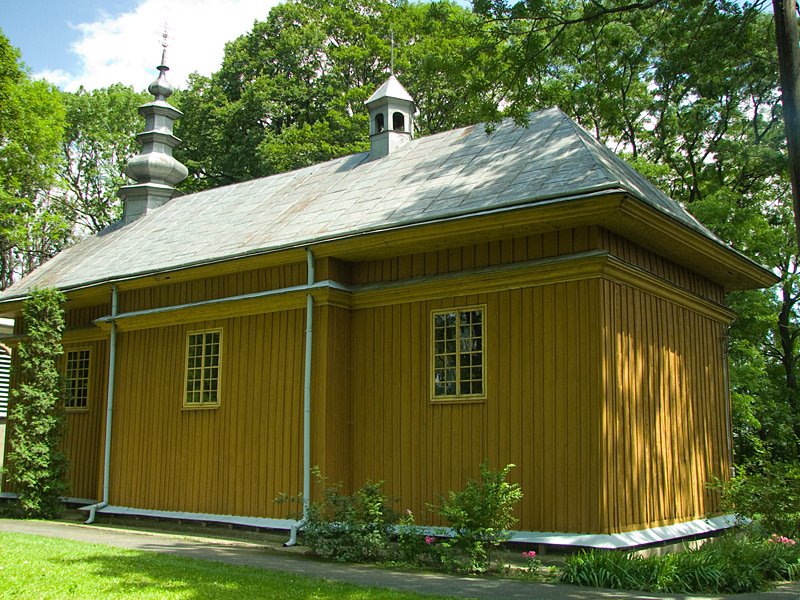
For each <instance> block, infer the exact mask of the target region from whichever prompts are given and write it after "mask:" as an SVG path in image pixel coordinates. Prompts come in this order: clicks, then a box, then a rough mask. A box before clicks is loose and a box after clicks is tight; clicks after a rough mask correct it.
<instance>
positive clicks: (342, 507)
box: [303, 471, 397, 562]
mask: <svg viewBox="0 0 800 600" xmlns="http://www.w3.org/2000/svg"><path fill="white" fill-rule="evenodd" d="M315 475H316V477H317V481H318V483H319V484H320V485H321V486H322V499H321V500H320V501H319V502H310V503H309V505H308V514H307V520H306V524H305V527H304V528H303V541H304V542H305V543H306V544H307V545H308V546H309V547H310V548H311V550H312V551H313V552H314V553H315V554H316V555H318V556H321V557H323V558H328V559H332V560H335V561H341V562H349V561H353V562H359V561H360V562H370V561H376V560H381V559H383V558H385V557H386V556H387V552H388V547H389V540H390V538H391V536H392V532H393V526H394V524H395V523H396V522H397V515H396V514H395V513H394V512H392V510H391V507H390V504H391V503H390V500H389V499H388V498H387V497H386V496H384V494H383V491H382V489H381V488H382V487H383V482H382V481H379V482H371V481H367V482H366V483H365V484H364V485H363V486H361V488H359V489H358V490H357V491H356V492H355V493H354V494H353V495H347V494H343V493H342V484H341V483H337V484H335V485H329V484H327V483H326V481H325V479H324V478H322V477H321V476H320V474H319V471H317V472H316V473H315Z"/></svg>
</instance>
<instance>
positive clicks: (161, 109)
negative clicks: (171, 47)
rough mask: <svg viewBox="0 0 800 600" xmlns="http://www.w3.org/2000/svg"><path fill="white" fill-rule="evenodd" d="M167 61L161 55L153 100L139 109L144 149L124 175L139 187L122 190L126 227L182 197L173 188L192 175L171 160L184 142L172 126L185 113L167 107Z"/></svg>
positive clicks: (169, 90)
mask: <svg viewBox="0 0 800 600" xmlns="http://www.w3.org/2000/svg"><path fill="white" fill-rule="evenodd" d="M164 58H165V57H164V55H163V54H162V56H161V64H160V65H159V66H158V67H157V68H158V70H159V75H158V79H156V80H155V81H154V82H153V83H151V84H150V87H149V88H148V91H149V92H150V93H151V94H153V97H154V100H153V101H152V102H148V103H147V104H143V105H142V106H140V107H139V114H140V115H142V116H143V117H144V120H145V127H144V131H143V132H141V133H140V134H138V135H137V136H136V139H137V140H138V142H139V143H140V144H141V145H142V151H141V152H140V153H139V154H137V155H136V156H134V157H133V158H131V159H130V161H129V162H128V166H127V168H126V169H125V174H126V175H127V176H128V177H130V178H131V179H133V180H134V181H135V182H136V183H135V184H131V185H126V186H123V187H121V188H120V190H119V196H120V198H122V205H123V212H122V222H123V223H130V222H131V221H135V220H136V219H138V218H139V217H141V216H143V215H146V214H147V212H148V211H150V210H152V209H154V208H158V207H159V206H161V205H163V204H165V203H166V202H169V201H170V200H172V199H173V198H175V197H176V196H181V195H182V194H181V192H179V191H178V190H176V189H175V188H174V187H173V186H174V185H176V184H178V183H180V182H181V181H183V180H184V179H186V176H187V175H188V174H189V172H188V170H187V169H186V167H185V166H184V165H183V164H181V163H180V162H178V161H177V160H176V159H175V158H174V157H173V156H172V149H173V148H175V147H176V146H177V145H178V144H180V142H181V141H180V140H179V139H178V138H177V137H175V135H174V134H173V133H172V126H173V124H174V123H175V121H176V120H177V119H179V118H181V117H182V116H183V113H182V112H181V111H179V110H178V109H177V108H175V107H174V106H172V105H170V104H169V103H167V98H169V97H170V96H171V95H172V91H173V89H172V86H171V85H170V84H169V83H168V82H167V77H166V72H167V71H169V67H167V66H166V65H165V64H164Z"/></svg>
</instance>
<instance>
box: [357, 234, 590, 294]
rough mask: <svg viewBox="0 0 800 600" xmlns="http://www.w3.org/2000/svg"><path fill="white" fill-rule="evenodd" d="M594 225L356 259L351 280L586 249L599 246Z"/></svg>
mask: <svg viewBox="0 0 800 600" xmlns="http://www.w3.org/2000/svg"><path fill="white" fill-rule="evenodd" d="M597 232H598V230H597V229H596V228H594V227H579V228H576V229H574V230H573V229H565V230H561V231H556V232H549V233H545V234H534V235H529V236H524V237H516V238H510V239H506V240H499V241H491V242H481V243H477V244H470V245H467V246H461V247H458V248H452V249H450V250H442V251H439V252H420V253H418V254H411V255H402V256H395V257H392V258H385V259H380V260H373V261H365V262H359V263H354V264H353V265H352V266H351V269H350V274H351V276H352V283H354V284H364V283H375V282H388V281H399V280H401V279H407V278H410V277H420V276H422V275H436V274H440V273H452V272H455V271H460V270H467V269H475V268H480V267H487V266H495V265H502V264H509V263H513V262H522V261H526V260H533V259H536V258H546V257H552V256H558V255H559V254H568V253H572V252H583V251H585V250H590V249H592V248H596V247H599V244H600V242H599V234H598V233H597Z"/></svg>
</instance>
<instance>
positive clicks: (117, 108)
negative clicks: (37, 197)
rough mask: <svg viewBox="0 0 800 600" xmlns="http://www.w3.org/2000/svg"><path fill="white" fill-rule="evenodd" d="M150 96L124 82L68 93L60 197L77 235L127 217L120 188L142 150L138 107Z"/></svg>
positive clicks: (125, 181)
mask: <svg viewBox="0 0 800 600" xmlns="http://www.w3.org/2000/svg"><path fill="white" fill-rule="evenodd" d="M150 100H151V97H150V96H149V95H147V94H144V93H136V92H134V91H133V89H132V88H130V87H125V86H123V85H121V84H115V85H112V86H110V87H107V88H102V89H97V90H93V91H91V92H88V91H86V90H84V89H83V88H80V89H79V90H78V91H77V92H75V93H74V94H71V93H66V94H64V102H65V104H66V130H65V132H64V139H63V141H62V144H61V146H62V153H63V157H64V160H63V161H62V163H61V168H60V172H59V183H60V184H61V185H62V186H63V188H64V195H63V197H62V198H61V199H60V201H61V203H62V206H61V208H62V210H63V211H64V212H65V213H67V214H68V215H69V216H70V221H71V222H72V223H74V232H75V233H76V234H78V235H80V234H82V233H83V234H85V233H95V232H97V231H100V230H101V229H103V228H104V227H105V226H107V225H108V224H110V223H112V222H113V221H115V220H117V219H118V218H119V217H120V216H121V213H122V206H121V202H120V200H119V199H118V198H117V195H116V194H117V190H118V189H119V188H120V187H121V186H123V185H125V184H126V183H127V179H126V177H125V176H124V175H123V173H124V171H125V165H126V164H127V162H128V160H129V159H130V157H131V156H133V155H134V154H136V153H137V152H138V151H139V145H138V143H137V142H136V134H137V133H138V132H139V131H141V128H142V123H141V118H140V117H139V115H138V113H137V108H138V107H139V106H140V105H142V104H144V103H145V102H148V101H150Z"/></svg>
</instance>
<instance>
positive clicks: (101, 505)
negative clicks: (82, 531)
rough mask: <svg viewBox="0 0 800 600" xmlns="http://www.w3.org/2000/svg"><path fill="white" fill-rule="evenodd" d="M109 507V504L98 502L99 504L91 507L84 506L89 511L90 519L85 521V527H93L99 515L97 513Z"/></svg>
mask: <svg viewBox="0 0 800 600" xmlns="http://www.w3.org/2000/svg"><path fill="white" fill-rule="evenodd" d="M106 506H108V502H98V503H97V504H91V505H89V506H84V507H83V508H84V510H88V511H89V518H88V519H86V520H85V521H84V524H85V525H91V524H92V523H94V518H95V516H96V515H97V511H98V510H100V509H103V508H105V507H106Z"/></svg>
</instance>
